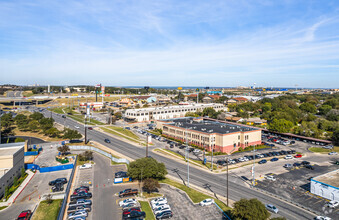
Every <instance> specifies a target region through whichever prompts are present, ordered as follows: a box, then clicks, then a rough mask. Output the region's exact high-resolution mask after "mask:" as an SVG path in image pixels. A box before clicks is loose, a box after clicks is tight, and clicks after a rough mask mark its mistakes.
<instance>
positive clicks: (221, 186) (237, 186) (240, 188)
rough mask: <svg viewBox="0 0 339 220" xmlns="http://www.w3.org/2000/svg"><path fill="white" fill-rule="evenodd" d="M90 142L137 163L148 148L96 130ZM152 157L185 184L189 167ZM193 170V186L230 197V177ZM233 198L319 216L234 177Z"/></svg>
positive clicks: (289, 213) (289, 214) (293, 214)
mask: <svg viewBox="0 0 339 220" xmlns="http://www.w3.org/2000/svg"><path fill="white" fill-rule="evenodd" d="M44 114H45V116H46V117H50V115H51V113H50V112H47V111H44ZM52 115H53V118H54V120H55V121H56V122H58V123H60V124H63V122H64V121H63V118H62V117H61V115H58V114H55V113H53V114H52ZM66 120H67V124H68V125H70V127H71V128H73V129H75V127H74V126H75V125H77V126H79V129H77V130H78V131H79V132H81V133H84V126H83V125H82V124H80V123H78V122H75V121H73V120H69V119H66ZM88 138H89V139H91V140H94V141H97V142H99V143H101V144H103V145H105V146H107V147H110V148H111V149H113V150H115V151H117V152H119V153H121V154H123V155H126V156H128V157H130V158H133V159H138V158H140V157H144V156H145V149H144V148H140V147H135V146H133V145H131V144H128V143H126V142H123V141H120V140H118V139H115V138H112V137H111V136H108V135H105V134H104V133H101V132H98V131H95V130H92V131H89V132H88ZM105 138H109V139H110V140H111V143H110V144H107V143H105V142H104V139H105ZM149 155H150V156H152V157H153V158H155V159H156V160H158V161H160V162H163V163H165V165H166V168H167V170H168V173H169V174H170V175H173V176H175V177H178V176H177V173H179V174H180V175H181V177H182V178H183V179H184V180H186V179H187V175H186V172H187V166H186V165H185V164H182V163H178V162H176V161H175V160H172V159H170V158H167V157H163V156H160V155H158V154H154V153H152V152H149ZM174 169H177V170H178V172H177V173H174V172H173V170H174ZM189 170H190V171H189V178H190V183H192V184H194V185H197V186H200V187H204V185H205V184H209V185H210V190H212V191H213V192H215V193H217V194H219V195H225V194H226V177H225V175H224V174H220V175H217V174H212V173H209V172H205V171H202V170H200V169H197V168H195V167H190V169H189ZM229 198H230V199H232V200H233V201H238V200H240V199H241V198H257V199H259V200H260V201H262V202H263V203H265V204H266V203H269V204H274V205H275V206H277V207H278V208H279V214H280V215H282V216H284V217H286V218H287V219H292V220H294V219H295V220H300V219H313V218H314V216H315V215H314V214H312V213H309V212H307V211H306V210H303V209H301V208H299V207H296V206H294V205H292V204H289V203H287V202H284V201H281V200H279V199H277V198H274V197H271V196H269V195H266V194H264V193H261V192H259V191H256V190H253V189H251V188H248V187H247V186H245V185H244V184H242V183H241V182H240V180H238V179H237V178H234V177H231V178H230V181H229Z"/></svg>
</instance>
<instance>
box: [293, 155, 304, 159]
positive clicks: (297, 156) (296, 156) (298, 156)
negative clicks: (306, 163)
mask: <svg viewBox="0 0 339 220" xmlns="http://www.w3.org/2000/svg"><path fill="white" fill-rule="evenodd" d="M302 156H303V155H301V154H296V155H294V158H301V157H302Z"/></svg>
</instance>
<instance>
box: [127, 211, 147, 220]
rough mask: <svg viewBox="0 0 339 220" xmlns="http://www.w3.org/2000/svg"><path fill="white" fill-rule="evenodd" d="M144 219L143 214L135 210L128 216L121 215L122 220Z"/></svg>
mask: <svg viewBox="0 0 339 220" xmlns="http://www.w3.org/2000/svg"><path fill="white" fill-rule="evenodd" d="M144 217H146V213H145V212H139V211H136V210H133V211H131V212H130V213H128V214H125V215H124V214H123V215H122V218H123V219H137V218H144Z"/></svg>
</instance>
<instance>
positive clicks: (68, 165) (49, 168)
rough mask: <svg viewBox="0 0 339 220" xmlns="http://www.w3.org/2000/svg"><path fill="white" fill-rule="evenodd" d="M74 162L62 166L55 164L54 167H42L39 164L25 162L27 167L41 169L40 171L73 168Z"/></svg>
mask: <svg viewBox="0 0 339 220" xmlns="http://www.w3.org/2000/svg"><path fill="white" fill-rule="evenodd" d="M73 167H74V165H73V164H66V165H60V166H54V167H40V166H39V165H37V164H25V168H26V169H32V170H40V173H47V172H53V171H59V170H68V169H73Z"/></svg>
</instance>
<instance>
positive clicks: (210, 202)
mask: <svg viewBox="0 0 339 220" xmlns="http://www.w3.org/2000/svg"><path fill="white" fill-rule="evenodd" d="M213 203H214V199H205V200H202V201H201V202H200V203H199V204H200V205H201V206H208V205H212V204H213Z"/></svg>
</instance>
